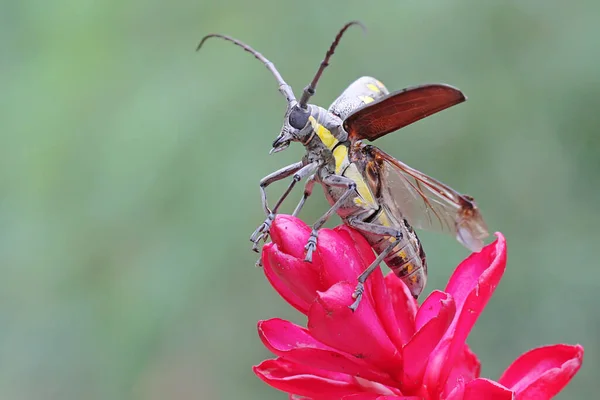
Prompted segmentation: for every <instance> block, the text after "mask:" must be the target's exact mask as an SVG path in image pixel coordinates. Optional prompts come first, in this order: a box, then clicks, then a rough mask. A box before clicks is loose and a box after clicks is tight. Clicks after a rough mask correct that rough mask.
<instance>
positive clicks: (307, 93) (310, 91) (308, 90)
mask: <svg viewBox="0 0 600 400" xmlns="http://www.w3.org/2000/svg"><path fill="white" fill-rule="evenodd" d="M352 25H358V26H360V27H361V28H362V30H363V31H365V32H366V31H367V28H366V27H365V26H364V25H363V24H362V22H360V21H351V22H348V23H347V24H346V25H344V26H343V27H342V29H340V31H339V32H338V34H337V35H336V36H335V39H334V40H333V43H331V46H330V47H329V50H327V53H326V54H325V59H323V61H321V65H320V66H319V69H318V70H317V73H316V74H315V77H314V78H313V80H312V82H311V83H310V85H308V86H307V87H305V88H304V91H303V92H302V97H301V98H300V103H299V105H300V107H302V108H306V105H307V104H308V100H309V99H310V98H311V96H313V95H314V94H315V90H316V88H317V82H319V78H321V74H322V73H323V71H324V70H325V68H326V67H327V66H328V65H329V58H330V57H331V56H332V55H333V52H334V51H335V48H336V47H337V45H338V44H339V43H340V39H341V38H342V35H343V34H344V32H346V29H348V28H350V27H351V26H352Z"/></svg>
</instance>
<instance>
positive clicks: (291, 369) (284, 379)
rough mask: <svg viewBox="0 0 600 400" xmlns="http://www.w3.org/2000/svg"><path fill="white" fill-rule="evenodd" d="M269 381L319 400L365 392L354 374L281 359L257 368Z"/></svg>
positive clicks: (276, 385) (265, 380)
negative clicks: (357, 382) (325, 369)
mask: <svg viewBox="0 0 600 400" xmlns="http://www.w3.org/2000/svg"><path fill="white" fill-rule="evenodd" d="M253 370H254V373H255V374H256V375H257V376H258V377H259V378H260V379H261V380H263V381H264V382H265V383H267V384H268V385H270V386H273V387H274V388H276V389H279V390H281V391H284V392H287V393H291V394H297V395H299V396H306V397H310V398H315V399H326V398H332V399H336V398H341V397H343V396H346V395H349V394H354V393H359V392H362V389H361V388H360V386H358V385H357V384H356V383H355V380H354V378H352V377H351V376H348V375H345V374H340V373H335V372H329V371H324V370H320V369H318V368H312V367H309V366H306V365H301V364H297V363H294V362H291V361H287V360H284V359H282V358H278V359H276V360H266V361H263V362H262V363H261V364H260V365H257V366H255V367H254V368H253Z"/></svg>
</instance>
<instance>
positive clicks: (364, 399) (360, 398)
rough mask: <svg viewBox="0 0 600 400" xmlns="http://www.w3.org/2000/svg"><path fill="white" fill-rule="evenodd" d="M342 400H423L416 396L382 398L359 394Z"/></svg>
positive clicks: (374, 395) (372, 394)
mask: <svg viewBox="0 0 600 400" xmlns="http://www.w3.org/2000/svg"><path fill="white" fill-rule="evenodd" d="M342 400H421V397H415V396H381V395H378V394H375V393H357V394H352V395H350V396H344V397H342Z"/></svg>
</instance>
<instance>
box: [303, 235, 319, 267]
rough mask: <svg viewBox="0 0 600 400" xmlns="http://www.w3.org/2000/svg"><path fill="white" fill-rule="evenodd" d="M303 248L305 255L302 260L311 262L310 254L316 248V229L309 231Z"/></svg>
mask: <svg viewBox="0 0 600 400" xmlns="http://www.w3.org/2000/svg"><path fill="white" fill-rule="evenodd" d="M304 248H305V249H306V257H304V261H306V262H312V254H313V252H314V251H315V250H316V249H317V231H315V230H313V231H312V232H311V233H310V237H309V238H308V242H307V243H306V246H304Z"/></svg>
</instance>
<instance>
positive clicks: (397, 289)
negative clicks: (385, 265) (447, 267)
mask: <svg viewBox="0 0 600 400" xmlns="http://www.w3.org/2000/svg"><path fill="white" fill-rule="evenodd" d="M385 285H386V287H387V292H388V296H389V300H388V301H389V302H390V304H391V305H392V308H393V310H394V314H395V315H396V321H397V323H398V327H399V328H400V338H401V341H402V345H405V344H406V343H408V341H409V340H410V338H411V337H412V336H413V335H414V334H415V315H416V314H417V302H416V301H415V299H414V298H413V297H412V294H411V293H410V290H408V287H407V286H406V285H405V284H404V282H402V281H401V280H400V278H398V277H397V276H396V275H394V274H387V275H386V277H385Z"/></svg>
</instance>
